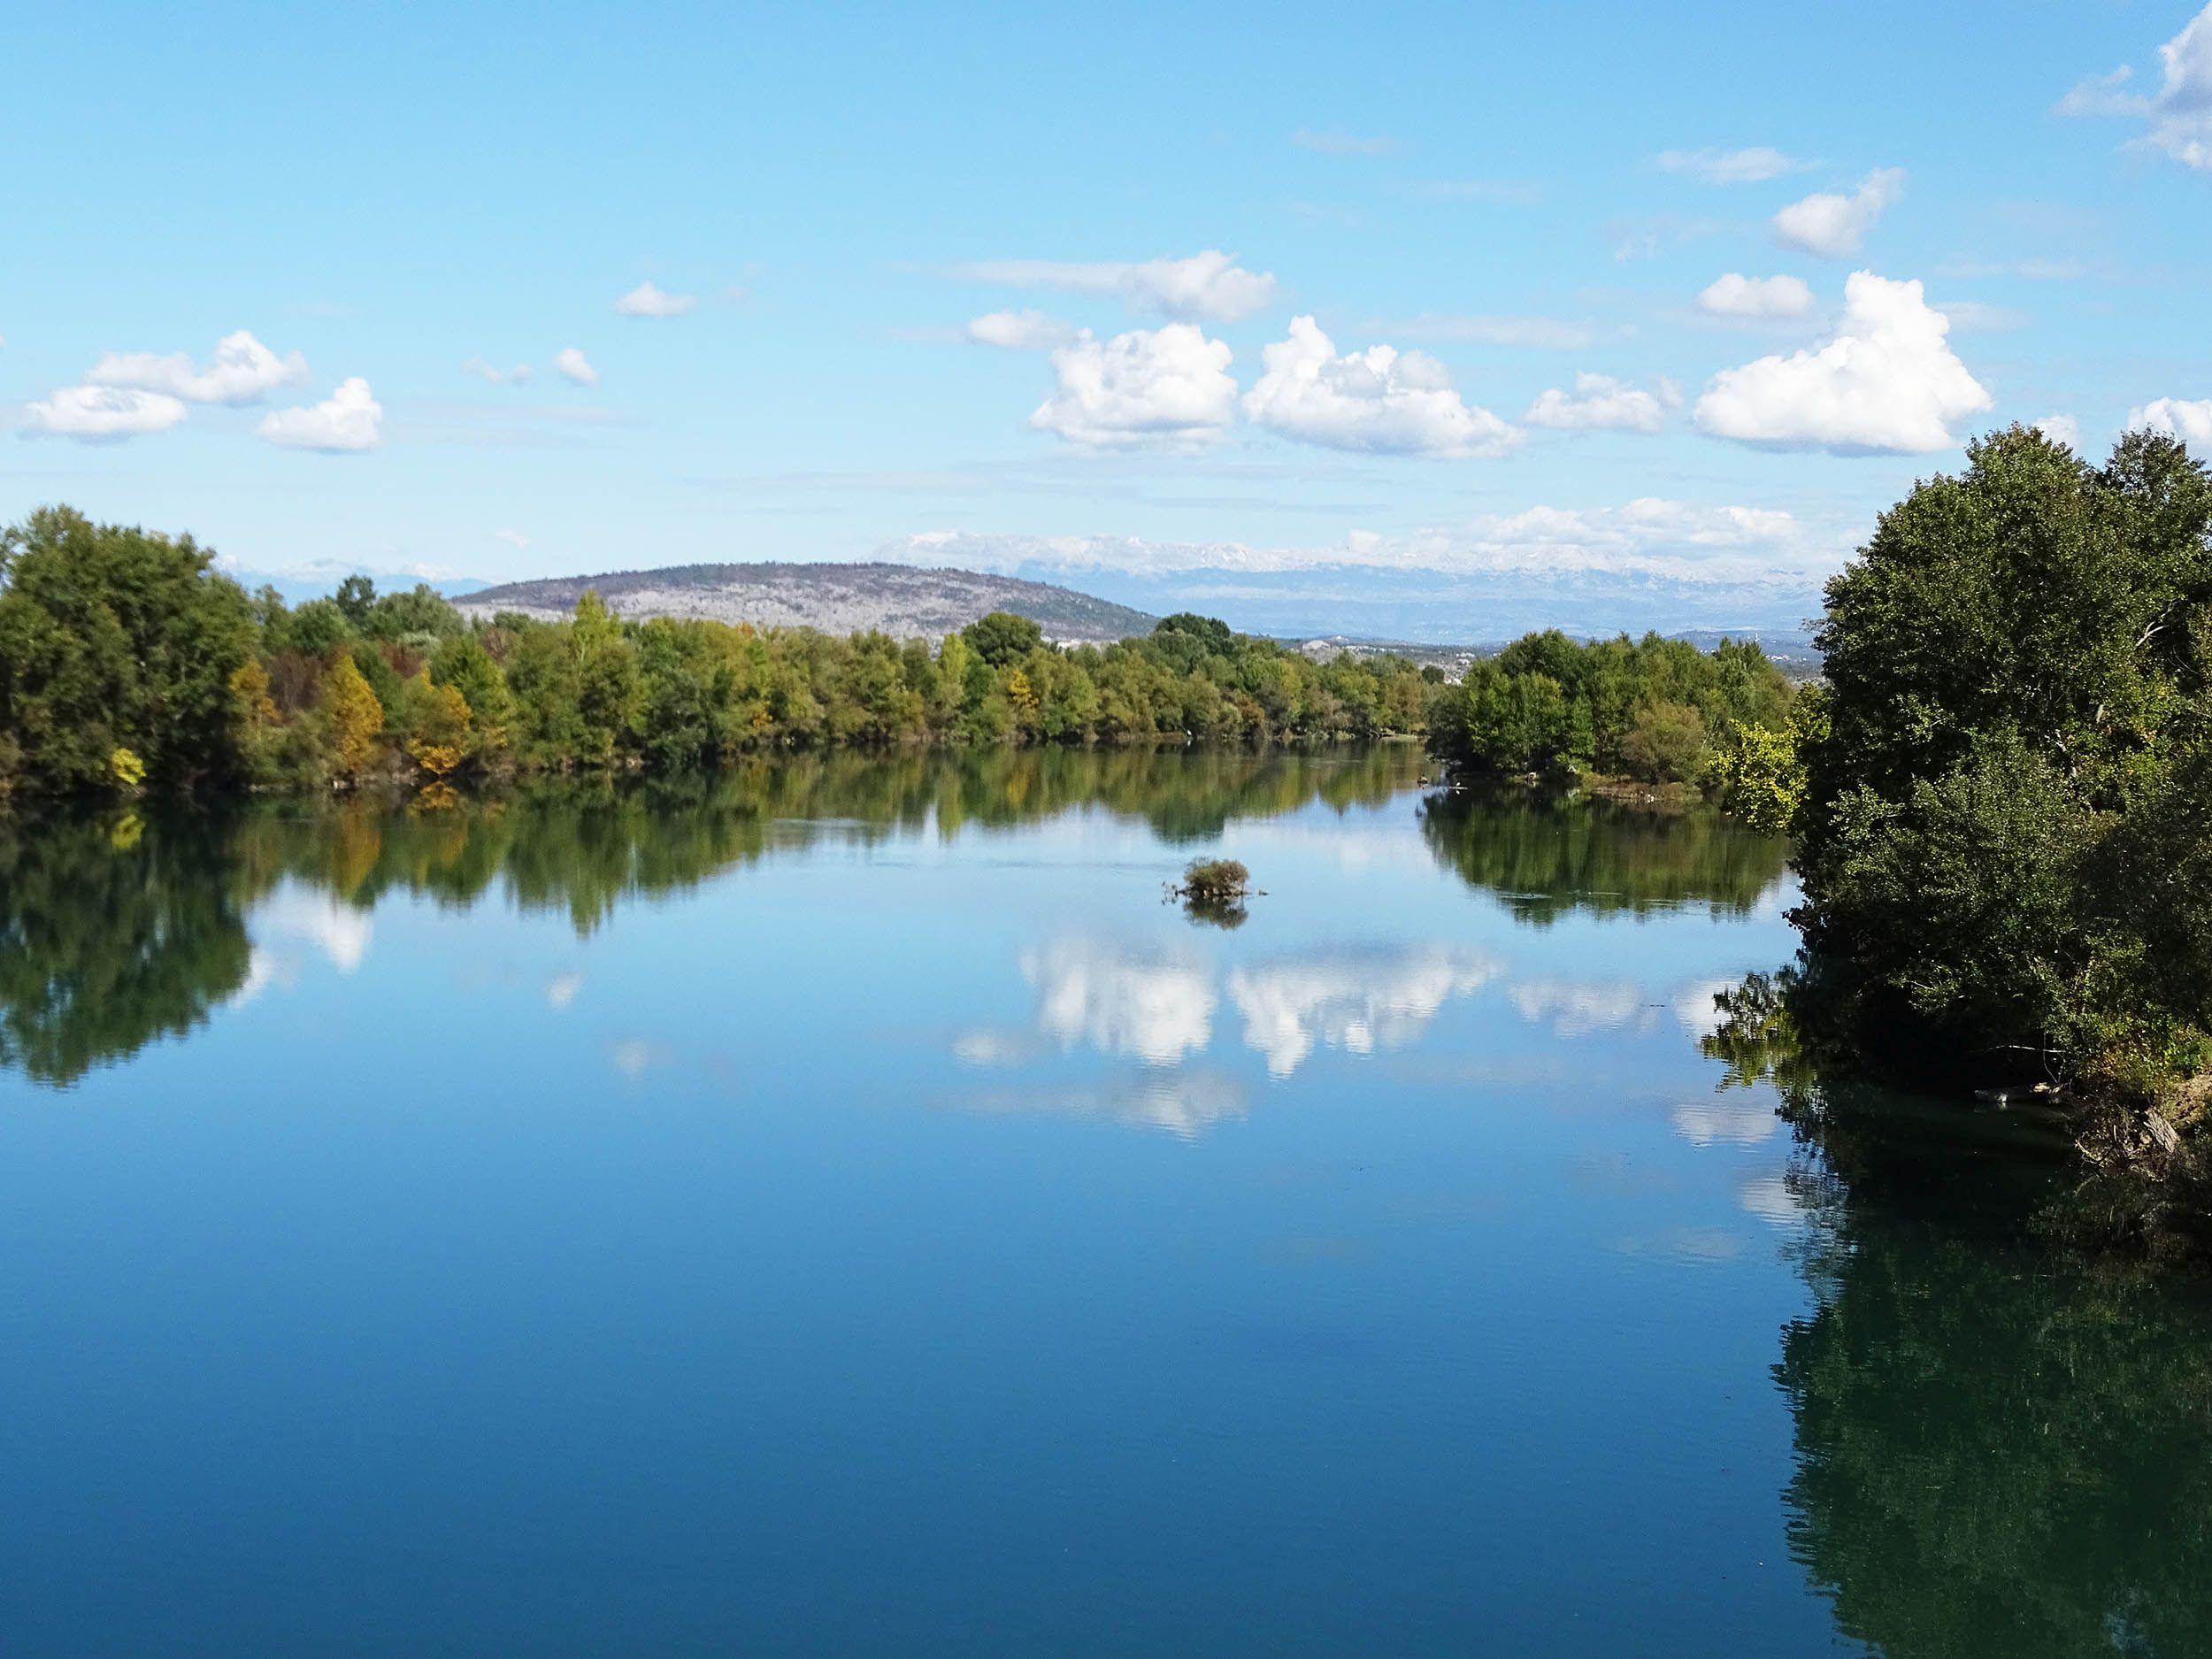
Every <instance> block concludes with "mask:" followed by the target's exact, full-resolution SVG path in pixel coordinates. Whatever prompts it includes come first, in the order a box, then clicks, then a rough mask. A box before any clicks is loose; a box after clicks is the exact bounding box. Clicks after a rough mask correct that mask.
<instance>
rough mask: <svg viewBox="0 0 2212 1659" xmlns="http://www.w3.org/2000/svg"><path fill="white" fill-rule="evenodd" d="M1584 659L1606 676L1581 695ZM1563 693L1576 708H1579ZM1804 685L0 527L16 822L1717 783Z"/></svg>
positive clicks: (1540, 650) (1653, 660) (1608, 659)
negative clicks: (1274, 787) (1089, 640)
mask: <svg viewBox="0 0 2212 1659" xmlns="http://www.w3.org/2000/svg"><path fill="white" fill-rule="evenodd" d="M1570 662H1571V663H1572V664H1583V665H1584V666H1585V667H1586V670H1587V672H1582V673H1577V672H1573V671H1572V668H1571V666H1569V667H1563V666H1562V664H1563V663H1570ZM1562 684H1565V685H1567V686H1568V687H1569V688H1570V690H1571V694H1572V695H1571V700H1570V701H1567V702H1563V701H1562V695H1561V692H1560V686H1561V685H1562ZM1788 695H1789V683H1788V682H1787V681H1786V680H1785V679H1784V678H1783V676H1782V675H1781V674H1780V672H1778V670H1776V669H1775V668H1774V666H1773V664H1770V663H1769V662H1768V661H1767V660H1766V658H1765V657H1764V656H1763V654H1762V653H1761V652H1760V650H1759V648H1758V647H1757V646H1756V645H1751V644H1747V645H1740V646H1739V645H1733V644H1728V645H1724V646H1723V647H1721V648H1720V649H1719V650H1718V651H1717V652H1714V653H1710V654H1708V653H1701V652H1700V651H1698V650H1697V649H1694V647H1691V646H1689V645H1686V644H1682V643H1680V642H1678V641H1663V640H1660V639H1658V638H1657V637H1656V636H1647V638H1646V639H1645V640H1644V641H1641V642H1636V641H1629V640H1627V639H1625V638H1624V639H1622V640H1619V641H1609V642H1607V643H1605V644H1602V645H1598V646H1592V647H1588V648H1583V647H1578V646H1576V645H1575V644H1573V643H1572V642H1571V641H1569V640H1567V639H1566V637H1565V636H1564V635H1563V634H1557V633H1552V634H1542V635H1532V636H1531V638H1530V639H1528V640H1525V641H1522V642H1521V643H1520V644H1518V645H1517V646H1515V647H1513V648H1512V649H1510V650H1509V651H1508V653H1507V654H1506V656H1505V657H1503V658H1502V659H1500V661H1499V662H1498V663H1497V664H1479V665H1478V668H1477V670H1476V672H1475V674H1474V675H1473V677H1472V678H1471V680H1469V682H1468V683H1467V685H1466V686H1464V687H1461V686H1454V685H1449V684H1448V683H1447V682H1446V680H1445V676H1444V675H1443V673H1442V672H1441V671H1440V670H1439V669H1437V668H1435V667H1434V666H1433V665H1431V666H1427V667H1422V666H1417V665H1416V664H1413V663H1412V662H1410V661H1409V660H1407V659H1405V658H1403V657H1394V656H1387V655H1386V656H1377V657H1359V656H1354V655H1351V654H1344V655H1340V656H1338V657H1335V658H1333V660H1330V661H1327V662H1322V663H1317V662H1315V661H1313V660H1311V659H1310V658H1308V657H1305V656H1304V655H1302V653H1300V652H1299V651H1297V650H1294V649H1290V648H1288V647H1286V646H1285V645H1283V644H1282V643H1280V642H1279V641H1273V640H1268V639H1261V638H1255V637H1252V636H1249V635H1245V634H1236V633H1234V632H1233V631H1232V630H1231V629H1230V628H1229V627H1228V626H1227V625H1226V624H1225V623H1222V622H1220V621H1217V620H1215V619H1213V618H1206V617H1199V616H1194V615H1189V614H1184V615H1179V616H1173V617H1170V618H1167V619H1166V620H1164V621H1163V622H1161V623H1160V624H1159V625H1158V626H1156V628H1154V630H1153V631H1152V632H1151V633H1150V634H1148V635H1145V636H1143V637H1140V638H1134V639H1130V640H1125V641H1121V642H1119V643H1118V644H1113V645H1107V646H1102V647H1101V646H1091V645H1078V646H1071V647H1062V646H1058V645H1055V644H1053V643H1051V642H1050V641H1047V640H1046V639H1045V638H1044V637H1043V634H1042V633H1041V629H1040V628H1039V627H1038V626H1037V624H1035V623H1034V622H1033V621H1030V620H1028V619H1026V618H1022V617H1018V616H1015V615H1012V614H1010V613H1007V612H1004V611H998V612H994V613H992V614H990V615H988V616H986V617H984V618H981V619H980V620H979V621H977V622H975V623H972V624H971V625H970V626H967V627H965V628H963V629H961V630H959V631H958V632H956V633H953V634H947V635H946V636H945V637H944V638H943V639H942V640H941V641H936V642H935V643H931V642H929V641H922V640H903V641H902V640H897V639H894V638H892V637H890V636H889V635H887V634H877V633H864V634H850V635H843V636H840V635H833V634H824V633H820V632H818V631H816V630H813V629H810V628H779V627H770V628H755V627H752V626H747V625H744V624H737V625H730V624H725V623H720V622H714V621H707V620H671V619H666V618H657V619H654V620H650V621H632V620H626V619H624V618H619V617H617V616H615V615H614V614H612V613H611V611H609V610H608V609H607V607H606V606H605V605H604V604H603V603H602V602H601V600H600V598H599V597H598V595H596V594H594V593H591V592H589V591H587V592H586V593H585V594H584V595H582V597H581V598H580V601H579V602H578V603H577V606H576V609H575V613H574V615H573V616H572V617H571V618H566V619H565V620H560V621H548V620H543V619H534V618H529V617H526V616H522V615H519V614H516V613H511V612H503V613H500V614H498V615H495V616H493V617H491V618H477V619H474V620H472V619H470V618H465V617H464V615H463V614H462V612H461V611H459V610H458V609H457V607H455V606H454V605H453V604H452V603H449V601H448V600H447V599H445V598H444V597H443V596H442V595H440V594H438V593H437V592H436V591H435V590H434V589H433V588H429V587H427V586H420V585H419V586H417V587H415V588H412V589H410V590H405V591H400V592H390V593H384V594H379V593H378V592H377V591H376V589H375V588H374V586H373V583H372V582H371V581H370V580H368V579H367V578H365V577H359V576H355V577H349V578H348V579H347V580H345V581H344V582H343V583H342V584H341V585H340V586H339V588H338V590H337V591H336V593H335V594H334V595H330V596H328V597H325V598H318V599H311V600H308V601H306V602H305V603H301V604H298V605H296V606H295V605H288V604H287V603H285V601H284V600H283V599H282V598H281V597H280V595H278V594H277V593H276V592H275V590H274V589H273V588H263V589H261V590H260V591H259V592H258V593H254V594H249V593H248V592H246V591H245V590H244V589H243V588H241V587H240V586H239V585H238V584H237V583H235V582H233V581H231V580H228V579H227V578H226V577H224V576H222V575H221V574H220V573H219V572H217V571H216V570H215V569H214V567H213V559H212V557H211V554H210V553H209V552H208V551H207V550H206V549H203V548H201V547H200V546H198V545H197V544H196V543H195V542H194V541H193V540H192V538H191V537H189V536H179V537H171V536H167V535H162V534H153V533H150V532H146V531H143V530H139V529H134V528H129V527H125V526H114V525H101V524H96V523H94V522H92V521H91V520H89V519H88V518H85V517H84V516H83V515H81V514H80V513H77V512H74V511H71V510H69V509H67V508H50V509H43V510H41V511H37V512H35V513H33V514H32V515H31V516H30V517H29V518H28V519H27V520H26V521H25V522H24V523H23V524H21V525H19V526H15V527H14V528H12V529H11V530H8V531H6V532H4V533H0V798H4V797H5V796H7V795H11V794H12V795H19V796H25V797H29V796H42V795H46V796H51V795H101V794H111V795H113V794H134V793H139V792H145V791H151V792H160V793H185V792H190V793H194V794H198V795H208V794H214V793H221V792H226V791H236V790H242V789H255V790H258V789H284V788H292V789H298V788H312V789H327V788H330V787H338V788H349V787H364V786H369V785H374V784H402V785H403V784H410V783H426V782H443V783H458V782H462V781H465V780H472V779H496V778H500V777H504V776H509V775H513V774H517V773H542V772H575V771H612V772H625V771H642V772H655V773H669V772H680V771H686V770H695V769H700V768H708V767H713V766H716V765H719V764H728V763H729V762H731V761H733V760H734V759H735V758H737V757H741V756H744V755H748V754H754V753H761V752H767V751H774V750H780V749H814V748H836V747H890V746H897V745H911V744H935V743H945V744H968V745H975V744H984V745H988V744H1008V743H1011V744H1105V745H1117V744H1129V743H1134V744H1153V743H1161V742H1168V743H1227V744H1268V743H1278V742H1285V741H1325V740H1329V739H1338V738H1353V739H1372V738H1381V737H1394V736H1417V735H1420V734H1423V733H1429V732H1431V731H1432V730H1433V731H1436V732H1438V733H1442V734H1443V738H1444V741H1442V744H1441V746H1440V753H1442V754H1444V755H1446V756H1447V757H1449V758H1452V759H1454V760H1455V761H1456V762H1458V763H1459V764H1463V765H1464V766H1466V767H1468V768H1470V769H1479V770H1493V771H1499V772H1516V773H1518V772H1532V771H1540V772H1559V771H1561V770H1563V769H1564V770H1567V771H1571V772H1572V771H1580V772H1592V771H1594V772H1616V773H1619V774H1622V775H1625V776H1629V777H1633V778H1637V779H1640V780H1647V781H1651V782H1667V783H1688V784H1694V783H1696V782H1698V781H1700V780H1704V779H1709V778H1716V777H1718V776H1720V775H1721V774H1720V773H1719V772H1717V771H1716V762H1717V758H1718V757H1721V756H1722V755H1723V754H1724V753H1729V752H1732V751H1733V749H1736V748H1737V747H1740V741H1741V739H1740V733H1741V732H1742V731H1743V730H1745V729H1746V728H1747V727H1751V726H1760V725H1762V724H1767V725H1772V724H1778V722H1779V721H1780V720H1781V718H1782V714H1783V710H1785V709H1786V704H1787V701H1788Z"/></svg>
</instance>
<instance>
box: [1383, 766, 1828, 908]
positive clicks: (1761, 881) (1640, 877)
mask: <svg viewBox="0 0 2212 1659" xmlns="http://www.w3.org/2000/svg"><path fill="white" fill-rule="evenodd" d="M1421 833H1422V834H1423V836H1424V837H1425V839H1426V840H1427V841H1428V844H1429V849H1430V851H1432V853H1434V854H1435V855H1436V858H1437V862H1438V863H1440V864H1443V865H1444V866H1445V867H1446V868H1448V869H1450V870H1453V871H1455V872H1457V873H1458V874H1459V876H1460V877H1461V879H1463V880H1465V881H1467V882H1468V883H1470V884H1471V885H1472V886H1474V887H1484V888H1486V889H1488V890H1489V891H1491V892H1493V893H1495V894H1496V895H1498V897H1499V898H1500V899H1501V900H1502V902H1504V903H1505V904H1506V905H1507V906H1508V907H1509V909H1511V910H1512V911H1513V912H1514V914H1515V915H1516V916H1517V917H1518V918H1520V919H1521V920H1523V921H1525V922H1531V923H1533V924H1535V925H1537V926H1545V925H1548V924H1549V923H1551V922H1554V921H1556V920H1557V919H1558V918H1561V917H1562V916H1564V915H1567V914H1569V913H1570V912H1572V911H1576V910H1583V911H1591V912H1594V913H1595V914H1597V915H1600V916H1610V915H1615V914H1617V913H1620V912H1622V911H1626V912H1629V913H1631V914H1633V915H1639V916H1640V915H1643V914H1645V913H1646V912H1647V911H1650V910H1661V909H1666V908H1670V907H1672V906H1677V905H1684V904H1702V905H1706V906H1709V908H1710V909H1711V910H1712V912H1713V914H1715V915H1716V916H1740V915H1743V914H1745V913H1746V912H1747V911H1748V910H1750V909H1751V908H1752V906H1753V905H1755V903H1757V902H1758V900H1759V898H1760V896H1761V895H1763V894H1764V893H1765V892H1766V891H1767V890H1768V889H1769V888H1770V887H1772V886H1773V885H1774V884H1775V883H1776V882H1777V881H1778V880H1779V879H1781V876H1782V870H1783V866H1784V864H1786V861H1787V859H1788V856H1789V848H1788V844H1787V843H1786V842H1785V841H1778V840H1776V839H1775V838H1774V837H1772V836H1768V835H1758V834H1754V833H1752V832H1751V831H1749V830H1747V829H1745V828H1744V827H1743V826H1741V825H1740V824H1738V823H1736V822H1734V821H1733V820H1732V819H1730V818H1724V817H1723V816H1722V815H1721V814H1719V813H1717V812H1715V811H1711V810H1692V811H1686V812H1685V811H1663V812H1662V811H1653V810H1647V809H1644V808H1640V807H1636V806H1632V805H1629V804H1626V803H1621V802H1615V801H1607V800H1600V799H1594V798H1592V797H1589V796H1585V795H1575V796H1544V795H1534V794H1532V793H1529V792H1527V791H1524V790H1517V789H1498V790H1479V789H1470V790H1454V791H1451V792H1450V793H1448V794H1440V795H1431V796H1429V797H1428V798H1427V799H1426V800H1425V801H1424V802H1423V803H1422V805H1421Z"/></svg>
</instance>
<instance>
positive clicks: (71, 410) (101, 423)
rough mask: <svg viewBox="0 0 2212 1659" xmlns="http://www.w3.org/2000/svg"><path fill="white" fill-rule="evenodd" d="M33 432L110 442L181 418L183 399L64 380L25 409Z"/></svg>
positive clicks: (163, 427)
mask: <svg viewBox="0 0 2212 1659" xmlns="http://www.w3.org/2000/svg"><path fill="white" fill-rule="evenodd" d="M24 413H25V415H26V416H27V418H28V419H29V422H30V429H31V430H32V431H34V432H50V433H52V434H55V435H56V436H57V437H63V438H74V439H76V440H77V441H78V442H80V443H115V442H120V441H121V440H122V439H125V438H135V437H138V436H140V435H141V434H144V433H149V432H166V431H168V430H169V428H170V427H172V426H175V425H176V424H177V423H178V422H179V421H180V420H182V419H184V416H185V408H184V404H183V403H181V402H180V401H179V400H178V399H176V398H173V397H172V396H169V395H168V394H167V393H165V392H144V391H139V390H137V389H136V388H131V387H120V386H65V387H63V388H61V389H60V390H59V391H57V392H54V393H52V394H50V396H46V397H42V398H41V399H40V400H39V401H38V402H36V403H32V404H30V405H29V406H28V407H27V409H26V410H25V411H24Z"/></svg>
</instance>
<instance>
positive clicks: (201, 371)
mask: <svg viewBox="0 0 2212 1659" xmlns="http://www.w3.org/2000/svg"><path fill="white" fill-rule="evenodd" d="M306 378H307V359H306V358H305V357H302V356H301V355H300V354H299V353H298V352H296V351H290V352H287V353H286V354H285V355H284V356H282V357H279V356H277V354H276V353H275V352H273V351H272V350H270V349H269V348H268V347H266V346H265V345H263V344H262V343H261V342H259V341H258V340H257V339H255V338H254V337H253V335H252V334H250V333H248V332H247V331H246V330H245V329H243V328H241V329H240V330H238V332H237V333H235V334H225V335H224V336H223V337H222V339H221V340H219V341H218V342H216V346H215V355H214V356H213V357H211V358H210V359H209V360H208V364H207V366H206V367H205V368H195V367H194V366H193V364H192V358H191V357H190V356H189V354H188V353H186V352H182V351H173V352H170V353H168V354H166V355H163V354H161V353H158V352H153V351H110V352H105V353H104V354H103V355H102V356H101V358H100V360H99V361H98V362H97V363H96V364H94V365H92V373H89V374H88V375H86V376H85V379H86V380H88V381H89V382H90V383H91V384H92V385H94V386H121V387H135V388H138V389H140V390H142V391H148V392H161V393H164V394H165V395H167V396H171V397H180V398H182V399H183V400H184V401H185V402H187V403H259V402H260V401H261V400H262V399H263V398H264V397H266V396H268V395H269V394H270V393H271V392H273V391H274V390H275V389H276V388H278V387H280V386H290V385H293V384H295V383H296V382H298V381H301V380H305V379H306Z"/></svg>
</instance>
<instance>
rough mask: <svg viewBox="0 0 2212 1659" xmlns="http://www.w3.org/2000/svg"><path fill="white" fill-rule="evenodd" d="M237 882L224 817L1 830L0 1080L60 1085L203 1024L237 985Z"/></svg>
mask: <svg viewBox="0 0 2212 1659" xmlns="http://www.w3.org/2000/svg"><path fill="white" fill-rule="evenodd" d="M239 877H240V872H239V871H238V869H237V867H236V865H235V864H234V861H233V859H232V856H231V853H230V836H229V833H228V826H227V823H226V822H225V821H222V820H213V821H211V822H209V823H207V824H205V825H204V826H199V833H192V834H168V833H163V832H162V830H161V829H160V827H159V826H155V827H152V828H148V827H147V826H144V825H143V824H142V823H141V822H140V821H139V820H138V819H136V818H132V817H123V818H112V817H104V818H90V817H76V816H64V817H60V818H50V819H48V820H46V821H44V822H42V824H41V825H40V826H38V827H37V829H36V830H35V832H31V831H27V830H19V831H17V832H15V833H8V832H6V831H5V830H0V1071H20V1072H22V1073H23V1074H24V1075H25V1076H27V1077H29V1078H32V1079H35V1080H37V1081H39V1082H42V1083H55V1084H67V1083H70V1082H73V1081H74V1080H75V1079H78V1078H80V1077H81V1076H82V1075H83V1074H84V1073H85V1072H86V1071H88V1070H89V1069H90V1068H91V1067H93V1066H95V1065H96V1064H99V1063H100V1062H101V1061H103V1060H105V1059H107V1058H109V1057H111V1056H114V1055H118V1054H127V1053H129V1052H131V1051H132V1050H133V1049H135V1048H138V1047H139V1046H140V1045H142V1044H143V1043H145V1042H148V1041H151V1040H152V1039H154V1038H156V1037H161V1036H174V1035H180V1034H181V1033H185V1032H188V1031H189V1030H191V1029H192V1028H193V1027H194V1026H195V1025H198V1024H199V1023H200V1022H201V1021H202V1020H203V1019H204V1018H206V1017H207V1013H208V1010H210V1009H211V1008H213V1007H215V1006H216V1005H217V1004H219V1003H220V1002H222V1001H223V1000H224V999H225V998H227V997H228V996H230V995H234V993H235V992H236V991H237V990H238V989H239V988H240V987H242V986H243V985H244V984H245V983H246V978H247V973H248V971H249V967H250V959H251V956H252V948H251V945H250V942H249V941H248V939H247V937H246V928H245V922H244V914H245V903H246V901H247V900H248V898H249V897H250V888H249V887H247V886H246V885H245V884H243V883H242V881H241V880H240V879H239Z"/></svg>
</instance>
